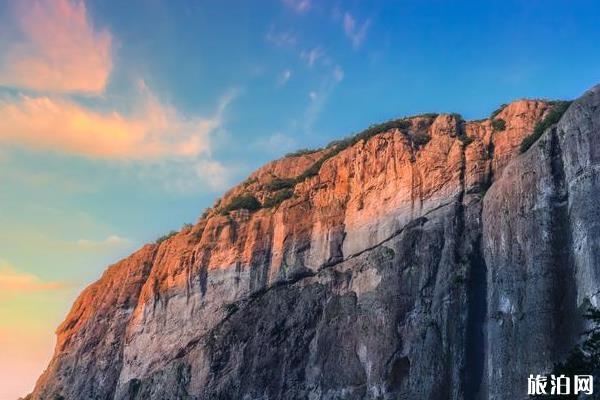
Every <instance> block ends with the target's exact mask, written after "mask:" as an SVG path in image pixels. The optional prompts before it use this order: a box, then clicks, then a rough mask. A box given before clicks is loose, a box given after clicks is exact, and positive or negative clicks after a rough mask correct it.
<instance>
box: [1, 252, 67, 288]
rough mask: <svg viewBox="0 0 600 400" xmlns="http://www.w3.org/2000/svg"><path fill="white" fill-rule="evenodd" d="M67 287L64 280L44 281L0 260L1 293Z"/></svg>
mask: <svg viewBox="0 0 600 400" xmlns="http://www.w3.org/2000/svg"><path fill="white" fill-rule="evenodd" d="M69 287H70V285H69V284H67V283H65V282H44V281H42V280H41V279H40V278H38V277H37V276H35V275H32V274H27V273H21V272H18V271H17V270H15V269H14V268H13V267H12V266H11V265H10V264H8V263H7V262H6V261H3V260H0V293H1V294H2V295H6V294H11V293H12V294H22V293H31V292H41V291H47V290H61V289H67V288H69Z"/></svg>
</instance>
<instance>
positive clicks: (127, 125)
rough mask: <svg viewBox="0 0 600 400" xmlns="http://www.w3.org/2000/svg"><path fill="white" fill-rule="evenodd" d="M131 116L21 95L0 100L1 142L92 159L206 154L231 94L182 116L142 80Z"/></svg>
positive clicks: (60, 100)
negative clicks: (211, 109) (213, 106)
mask: <svg viewBox="0 0 600 400" xmlns="http://www.w3.org/2000/svg"><path fill="white" fill-rule="evenodd" d="M139 90H140V97H141V100H139V101H138V103H139V104H138V105H137V106H136V108H137V110H136V111H135V112H134V113H133V115H132V116H125V115H123V114H121V113H119V112H118V111H112V112H105V113H102V112H98V111H95V110H92V109H89V108H86V107H83V106H81V105H79V104H77V103H75V102H73V101H70V100H67V99H64V98H57V97H47V96H42V97H30V96H24V95H22V96H20V97H18V98H17V99H9V100H3V101H0V120H1V121H2V124H1V125H0V143H2V142H4V143H8V144H13V145H17V146H20V147H24V148H27V149H30V150H32V149H33V150H46V151H47V150H50V151H54V152H58V153H64V154H71V155H78V156H83V157H88V158H93V159H120V160H140V161H142V160H143V161H153V160H157V159H164V158H169V157H194V156H198V155H200V154H208V153H209V150H210V137H209V135H210V134H211V132H213V131H215V130H216V129H217V128H219V127H220V126H221V123H222V116H223V112H224V110H225V108H226V107H227V105H228V104H229V103H230V102H231V101H232V99H233V98H234V97H235V93H234V92H232V93H228V94H226V95H225V96H224V97H223V98H222V99H221V101H220V103H219V106H218V109H217V111H216V113H215V114H214V115H213V116H212V117H209V118H201V117H187V116H184V115H182V114H181V113H179V112H178V111H177V110H176V109H175V108H173V107H172V106H170V105H168V104H163V103H161V102H160V101H159V100H158V99H157V98H156V96H154V94H153V93H152V92H151V91H150V90H149V89H148V88H147V87H146V86H145V85H144V84H143V82H142V83H140V85H139Z"/></svg>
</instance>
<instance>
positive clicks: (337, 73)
mask: <svg viewBox="0 0 600 400" xmlns="http://www.w3.org/2000/svg"><path fill="white" fill-rule="evenodd" d="M333 79H335V81H336V82H341V81H342V80H343V79H344V70H343V69H342V67H340V66H339V65H336V66H335V67H334V68H333Z"/></svg>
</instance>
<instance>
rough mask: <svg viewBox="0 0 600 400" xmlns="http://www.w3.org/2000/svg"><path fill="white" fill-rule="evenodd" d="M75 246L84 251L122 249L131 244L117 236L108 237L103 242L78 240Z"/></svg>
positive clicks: (129, 241)
mask: <svg viewBox="0 0 600 400" xmlns="http://www.w3.org/2000/svg"><path fill="white" fill-rule="evenodd" d="M76 244H77V246H78V247H80V248H82V249H86V250H104V249H107V248H115V247H124V246H128V245H129V244H131V240H129V239H126V238H123V237H121V236H118V235H110V236H108V237H106V239H103V240H89V239H79V240H78V241H77V243H76Z"/></svg>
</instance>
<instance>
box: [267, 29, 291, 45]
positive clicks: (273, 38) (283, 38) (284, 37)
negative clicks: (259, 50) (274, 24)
mask: <svg viewBox="0 0 600 400" xmlns="http://www.w3.org/2000/svg"><path fill="white" fill-rule="evenodd" d="M265 39H266V40H267V42H269V43H272V44H274V45H275V46H278V47H294V46H295V45H296V43H297V41H298V38H297V37H296V35H295V34H294V33H292V32H288V31H282V32H277V31H275V30H273V28H271V29H269V31H268V32H267V34H266V36H265Z"/></svg>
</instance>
